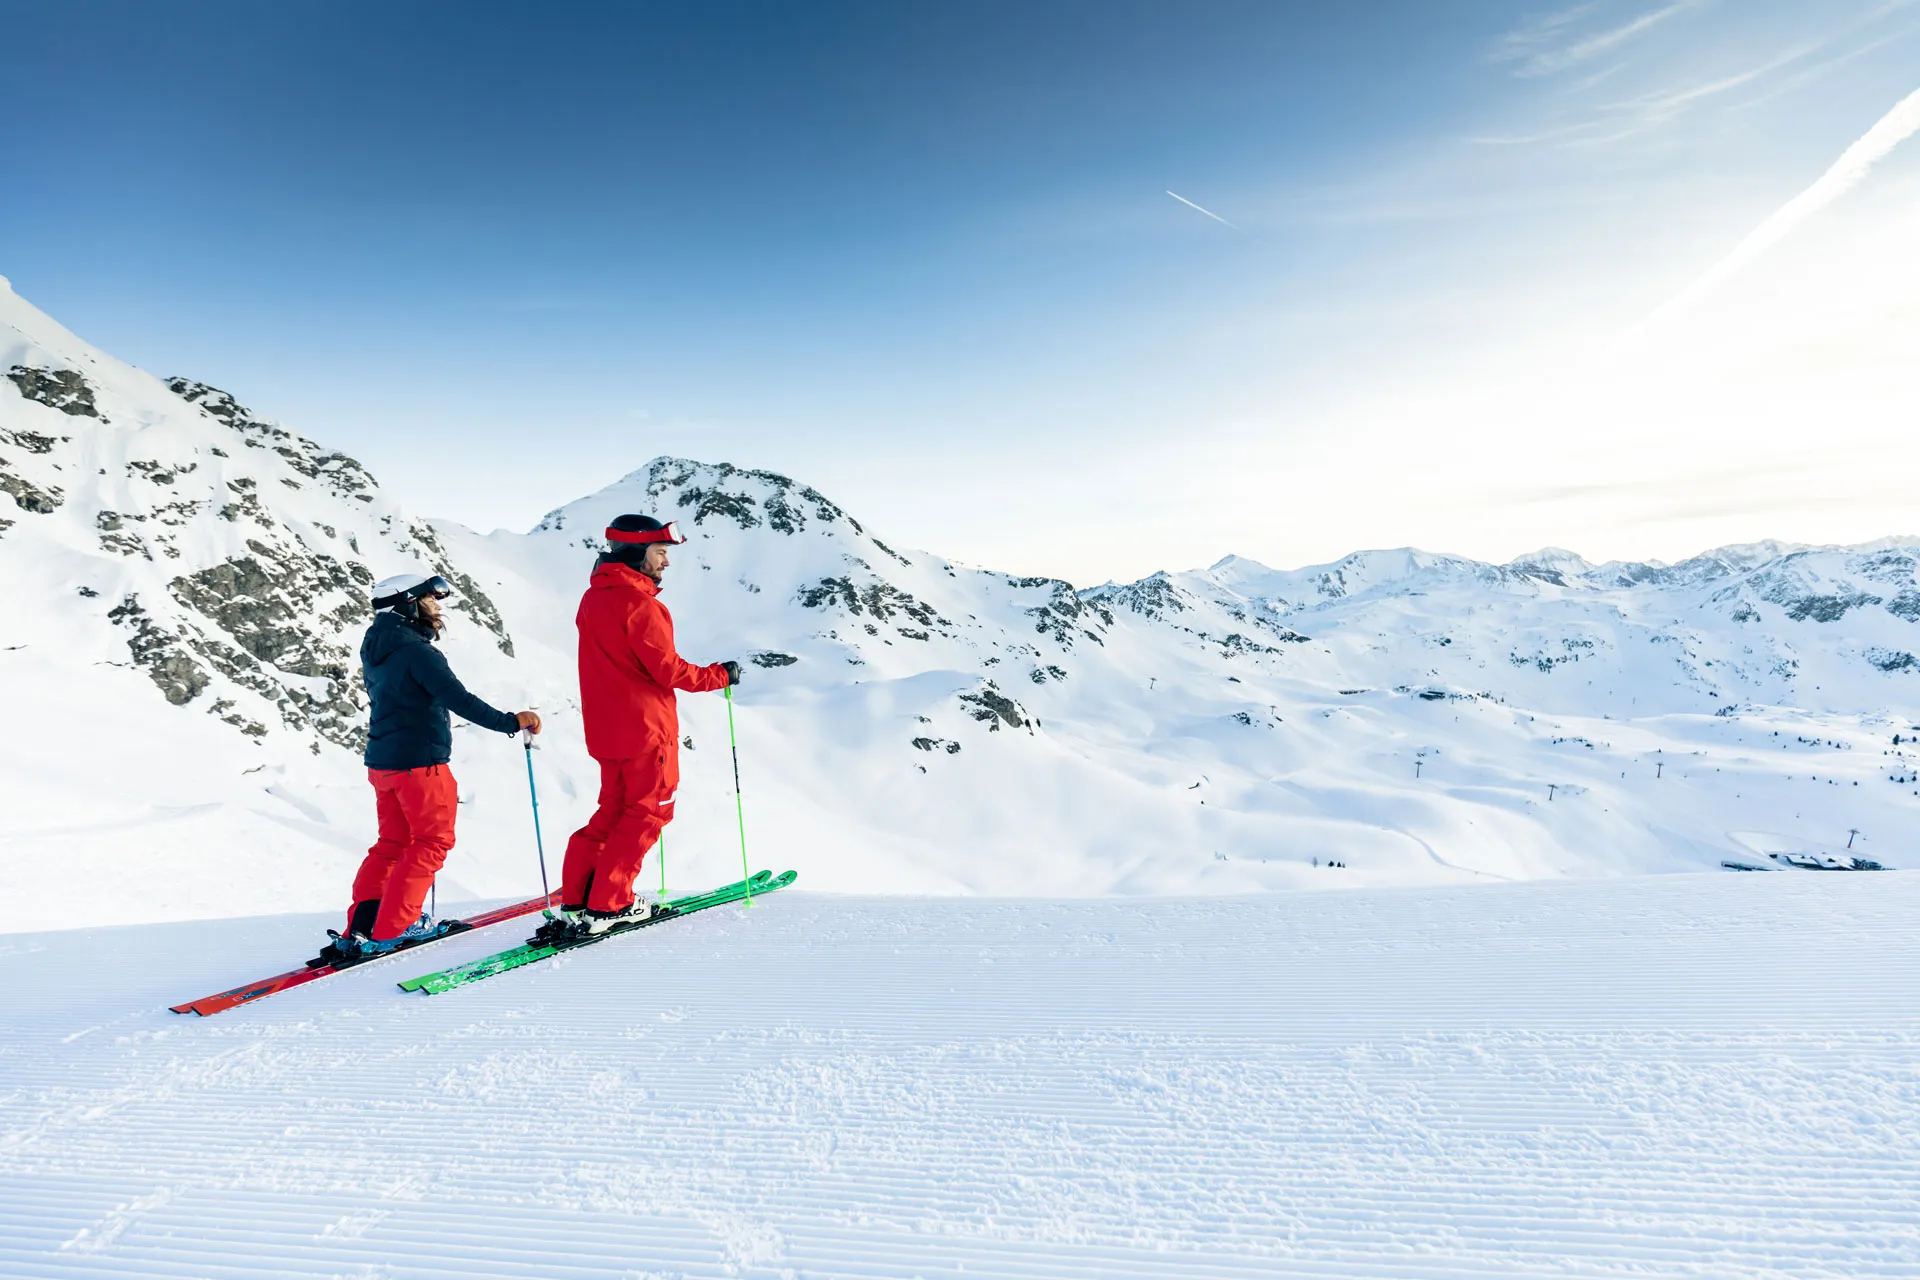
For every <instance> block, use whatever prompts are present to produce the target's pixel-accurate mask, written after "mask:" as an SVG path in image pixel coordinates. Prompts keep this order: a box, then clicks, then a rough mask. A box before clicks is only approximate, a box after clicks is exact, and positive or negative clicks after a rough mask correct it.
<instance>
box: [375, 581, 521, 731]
mask: <svg viewBox="0 0 1920 1280" xmlns="http://www.w3.org/2000/svg"><path fill="white" fill-rule="evenodd" d="M360 674H361V676H362V677H363V678H364V679H365V680H366V682H367V698H368V700H369V701H370V702H372V703H373V718H372V723H371V724H369V725H368V727H367V754H366V763H367V768H369V769H419V768H423V767H425V766H427V765H431V764H445V763H447V761H448V759H449V758H450V757H451V756H452V754H453V725H452V723H451V722H450V721H449V720H448V719H447V713H448V712H449V711H451V712H454V713H455V714H457V715H458V716H459V717H460V718H461V719H462V720H471V721H472V722H473V723H475V724H477V725H479V726H480V727H481V728H482V729H492V730H494V731H496V732H498V733H513V732H515V731H516V730H518V729H519V727H520V722H519V720H518V719H517V718H516V717H515V716H513V715H512V714H510V713H508V712H505V711H495V710H494V709H493V708H492V707H490V706H488V705H487V704H486V703H484V702H482V701H481V700H480V699H478V698H476V697H474V696H473V695H472V694H471V693H468V692H467V687H466V686H465V685H463V684H461V683H460V680H459V678H458V677H457V676H455V675H454V674H453V668H452V667H449V666H448V665H447V659H446V655H445V654H443V653H441V652H440V650H439V649H438V648H437V647H436V646H435V645H434V643H433V641H432V639H431V638H430V636H429V633H428V632H427V631H426V630H424V629H423V627H422V625H421V624H418V623H413V622H409V621H407V619H405V618H403V617H401V616H400V615H399V614H397V613H387V612H381V613H378V614H375V615H374V619H373V625H372V626H371V627H368V628H367V638H366V639H365V640H362V641H361V642H360Z"/></svg>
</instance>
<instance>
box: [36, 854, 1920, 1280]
mask: <svg viewBox="0 0 1920 1280" xmlns="http://www.w3.org/2000/svg"><path fill="white" fill-rule="evenodd" d="M1916 915H1920V874H1914V873H1904V872H1902V873H1883V874H1873V875H1861V874H1855V875H1818V874H1813V873H1780V874H1771V875H1752V876H1725V875H1720V876H1710V875H1695V876H1663V877H1655V878H1643V879H1631V880H1615V881H1589V882H1558V883H1553V882H1545V883H1532V884H1513V885H1489V886H1482V887H1471V888H1409V889H1370V890H1356V891H1341V892H1331V893H1315V894H1274V895H1262V896H1249V897H1226V898H1211V899H1158V900H1140V899H1133V900H1118V901H1116V900H1087V901H1045V900H1031V901H1014V900H983V899H914V898H908V899H903V898H893V899H887V898H845V897H828V896H818V895H809V894H805V893H802V892H798V891H788V892H786V893H782V894H779V895H777V896H772V897H768V898H765V899H763V900H762V901H761V902H760V903H759V905H757V906H756V907H754V908H753V909H752V910H751V911H747V910H744V909H741V908H723V909H719V910H716V911H713V912H710V913H706V914H703V915H701V916H698V917H696V918H691V919H688V920H686V921H680V922H674V923H673V924H671V925H668V926H664V927H662V928H660V929H657V930H652V931H649V932H648V933H646V934H642V935H637V936H636V937H633V938H629V939H622V940H618V941H615V942H613V943H609V944H607V945H604V946H601V947H596V948H593V949H591V950H589V951H586V952H581V953H577V954H575V955H573V956H571V957H567V958H565V959H564V960H562V961H560V962H557V963H548V964H544V965H540V966H537V967H534V968H532V969H529V970H523V971H520V972H517V973H514V974H510V975H506V976H503V977H500V978H497V979H494V980H492V981H490V982H486V983H483V984H481V985H479V986H477V987H473V988H468V989H463V990H460V991H456V992H452V993H449V994H447V995H443V996H437V997H431V998H428V997H409V996H405V995H402V994H400V993H399V992H397V991H396V990H395V989H394V987H393V985H392V984H393V983H394V982H395V981H396V980H398V979H399V978H402V977H407V976H411V975H413V974H416V973H420V972H424V971H426V970H428V969H431V968H435V967H439V966H441V965H445V964H450V963H454V962H456V961H459V960H462V959H467V958H471V957H473V956H476V955H479V954H482V953H484V952H485V951H488V950H491V949H494V947H496V946H498V945H504V944H505V943H506V942H508V941H510V940H511V939H512V938H513V937H514V936H517V934H516V930H515V929H514V927H513V926H510V925H509V926H503V927H501V928H496V929H493V930H490V931H487V932H485V933H483V934H480V935H477V936H472V937H463V938H458V939H454V940H450V941H449V942H447V943H445V944H442V945H440V946H438V947H435V948H433V949H432V950H431V951H429V952H426V953H423V954H415V955H412V956H402V957H397V958H395V959H394V960H393V961H390V962H387V963H383V964H377V965H372V966H368V967H367V968H364V969H361V970H358V971H356V972H353V973H350V974H346V975H342V976H339V977H336V978H332V979H329V980H327V981H324V982H321V983H316V984H314V985H312V986H308V987H305V988H302V989H300V990H298V991H295V992H291V993H288V994H286V995H283V996H278V997H274V998H272V999H269V1000H267V1001H264V1002H262V1003H261V1004H259V1005H256V1006H252V1007H250V1008H246V1009H241V1010H236V1011H234V1012H231V1013H227V1014H223V1015H220V1016H219V1017H216V1018H212V1019H206V1020H200V1019H190V1018H181V1017H176V1016H175V1015H172V1014H169V1013H167V1012H165V1010H164V1006H165V1005H166V1004H168V1003H171V1002H174V1001H176V1000H179V999H182V998H186V997H191V996H197V995H201V994H204V993H206V992H208V991H212V990H216V989H218V988H220V987H224V986H227V985H231V984H232V983H234V982H237V981H240V980H242V979H244V978H246V977H249V976H255V975H258V974H265V973H268V972H272V971H275V970H276V969H278V968H281V967H284V965H285V963H286V961H287V960H288V959H289V958H290V956H291V955H292V954H296V953H297V952H298V951H299V949H300V948H301V947H303V946H305V945H307V944H309V943H311V942H312V941H313V940H314V939H315V937H316V935H317V934H318V930H319V925H320V923H321V922H319V921H316V920H314V919H311V918H296V917H278V918H263V919H255V920H249V921H239V922H233V923H230V924H226V925H222V926H220V927H219V928H217V929H209V928H208V927H206V926H181V925H150V926H139V927H130V928H123V929H108V930H97V931H92V932H64V933H57V934H45V935H40V936H38V937H34V938H27V937H24V936H16V938H15V939H14V940H13V941H14V942H15V943H16V944H19V945H16V946H14V947H13V948H11V949H10V950H8V951H6V952H5V953H4V954H0V975H4V979H5V986H6V990H7V991H8V992H9V993H10V995H11V999H10V1000H9V1002H8V1004H7V1007H6V1009H5V1011H4V1013H0V1019H4V1026H5V1030H6V1034H5V1037H4V1041H3V1044H4V1047H3V1048H0V1275H10V1276H34V1277H56V1276H194V1277H227V1276H248V1277H254V1276H302V1277H318V1276H366V1277H425V1276H508V1275H512V1276H531V1275H537V1276H552V1277H628V1278H637V1277H679V1276H734V1277H766V1278H772V1277H837V1276H874V1277H882V1276H884V1277H905V1276H919V1277H929V1278H931V1277H956V1278H957V1277H967V1278H969V1280H977V1278H979V1277H1009V1278H1011V1277H1136V1276H1137V1277H1156V1278H1165V1277H1183V1278H1184V1277H1214V1276H1219V1277H1266V1276H1316V1277H1318V1276H1338V1275H1355V1276H1371V1277H1422V1278H1425V1277H1470V1276H1548V1275H1550V1276H1636V1277H1645V1276H1662V1277H1666V1276H1674V1277H1684V1276H1700V1277H1727V1276H1796V1277H1798V1276H1822V1277H1842V1276H1844V1277H1867V1276H1888V1277H1894V1276H1900V1277H1910V1276H1913V1275H1916V1274H1920V1054H1916V1050H1917V1049H1920V935H1917V933H1916V930H1915V928H1914V924H1913V922H1914V920H1915V918H1916Z"/></svg>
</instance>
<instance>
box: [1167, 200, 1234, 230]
mask: <svg viewBox="0 0 1920 1280" xmlns="http://www.w3.org/2000/svg"><path fill="white" fill-rule="evenodd" d="M1167 194H1168V195H1170V196H1172V197H1173V198H1174V199H1175V200H1178V201H1179V202H1180V203H1181V204H1183V205H1185V206H1187V208H1189V209H1199V210H1200V212H1201V213H1204V214H1206V215H1207V216H1208V217H1209V218H1212V219H1213V220H1214V221H1215V222H1217V223H1219V224H1220V225H1221V226H1223V227H1232V228H1233V230H1235V231H1238V230H1239V229H1240V228H1238V227H1235V226H1234V225H1233V224H1232V223H1231V222H1228V221H1227V220H1226V219H1225V218H1223V217H1221V216H1220V215H1219V214H1217V213H1215V212H1214V211H1213V210H1211V209H1201V208H1200V206H1199V205H1197V204H1195V203H1194V202H1193V201H1191V200H1189V199H1187V198H1186V197H1185V196H1183V195H1181V194H1180V193H1179V192H1178V191H1169V192H1167Z"/></svg>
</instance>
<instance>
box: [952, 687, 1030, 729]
mask: <svg viewBox="0 0 1920 1280" xmlns="http://www.w3.org/2000/svg"><path fill="white" fill-rule="evenodd" d="M960 703H961V705H962V706H963V707H965V708H966V709H967V714H968V715H970V716H972V717H973V718H974V719H975V720H978V721H980V722H981V723H982V724H984V725H986V726H987V728H989V729H991V730H993V731H994V732H995V733H998V732H999V731H1000V726H1001V724H1002V723H1005V724H1006V725H1007V726H1008V727H1009V728H1013V729H1027V730H1028V732H1032V730H1031V729H1030V728H1029V726H1028V724H1027V715H1026V710H1025V708H1023V707H1022V706H1021V705H1020V704H1019V703H1017V702H1015V701H1014V700H1013V699H1012V698H1009V697H1007V696H1006V695H1005V694H1003V693H1001V692H1000V688H999V686H998V685H996V684H994V683H993V681H991V680H989V681H987V682H986V684H985V685H983V686H982V687H981V688H979V689H975V690H974V691H973V692H971V693H963V694H961V695H960Z"/></svg>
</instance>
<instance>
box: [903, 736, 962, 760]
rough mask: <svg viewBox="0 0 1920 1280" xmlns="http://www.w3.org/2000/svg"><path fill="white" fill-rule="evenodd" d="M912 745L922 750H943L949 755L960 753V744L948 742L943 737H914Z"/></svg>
mask: <svg viewBox="0 0 1920 1280" xmlns="http://www.w3.org/2000/svg"><path fill="white" fill-rule="evenodd" d="M913 745H914V746H916V747H918V748H919V749H920V750H922V751H936V750H937V751H945V752H946V753H947V754H948V755H950V756H957V755H959V754H960V744H959V743H957V742H949V741H947V740H946V739H945V738H915V739H914V740H913Z"/></svg>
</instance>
